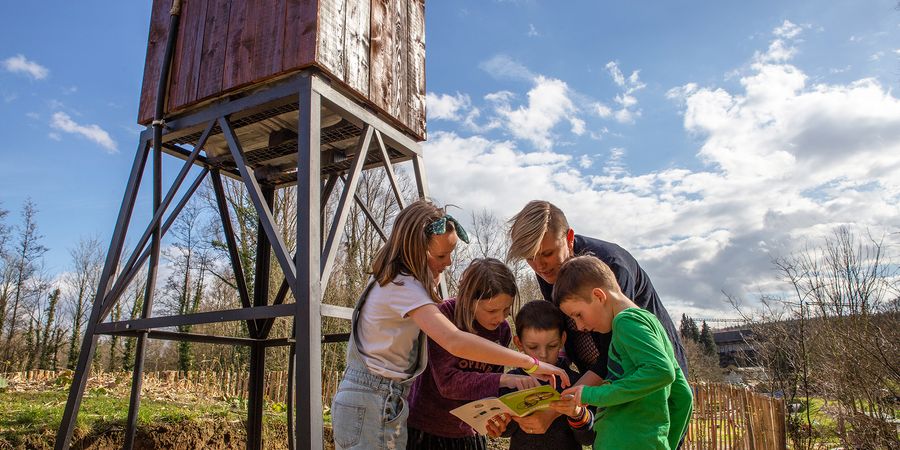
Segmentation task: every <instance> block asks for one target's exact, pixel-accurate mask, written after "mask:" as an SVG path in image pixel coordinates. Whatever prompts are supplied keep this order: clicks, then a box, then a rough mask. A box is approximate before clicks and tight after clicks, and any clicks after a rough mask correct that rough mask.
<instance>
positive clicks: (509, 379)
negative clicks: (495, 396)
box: [500, 373, 541, 391]
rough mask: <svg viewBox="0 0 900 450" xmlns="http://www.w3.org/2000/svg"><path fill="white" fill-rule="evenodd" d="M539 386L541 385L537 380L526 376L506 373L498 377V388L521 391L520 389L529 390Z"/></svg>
mask: <svg viewBox="0 0 900 450" xmlns="http://www.w3.org/2000/svg"><path fill="white" fill-rule="evenodd" d="M540 385H541V383H539V382H538V380H537V379H535V378H533V377H530V376H528V375H511V374H506V373H504V374H503V375H500V387H504V388H510V389H515V390H517V391H521V390H522V389H529V388H533V387H537V386H540Z"/></svg>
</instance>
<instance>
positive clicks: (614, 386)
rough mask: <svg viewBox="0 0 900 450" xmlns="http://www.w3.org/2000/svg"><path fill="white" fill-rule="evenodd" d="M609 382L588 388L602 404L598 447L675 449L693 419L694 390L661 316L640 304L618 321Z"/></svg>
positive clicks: (588, 397) (591, 400)
mask: <svg viewBox="0 0 900 450" xmlns="http://www.w3.org/2000/svg"><path fill="white" fill-rule="evenodd" d="M608 368H609V375H608V378H607V381H608V382H609V383H608V384H604V385H601V386H586V387H585V388H584V390H583V391H582V393H581V401H582V402H583V403H587V404H590V405H594V406H597V407H599V408H605V410H604V409H601V410H598V411H597V415H596V420H595V422H594V430H595V431H596V432H597V438H596V440H595V441H594V449H626V448H627V449H635V450H637V449H675V448H677V447H678V442H679V441H680V440H681V436H682V434H684V431H685V429H686V428H687V424H688V420H689V419H690V417H691V409H692V404H693V399H692V395H691V388H690V386H688V384H687V380H685V379H684V375H683V374H682V373H681V368H680V367H678V362H677V361H676V360H675V354H674V351H673V350H672V343H671V342H669V338H668V337H667V335H666V331H665V329H663V327H662V325H660V323H659V320H658V319H657V318H656V317H655V316H654V315H653V314H652V313H650V312H648V311H645V310H643V309H640V308H628V309H626V310H624V311H622V312H620V313H619V314H617V315H616V317H615V318H614V319H613V323H612V341H611V343H610V344H609V363H608Z"/></svg>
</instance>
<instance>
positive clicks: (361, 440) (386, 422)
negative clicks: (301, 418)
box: [331, 281, 428, 450]
mask: <svg viewBox="0 0 900 450" xmlns="http://www.w3.org/2000/svg"><path fill="white" fill-rule="evenodd" d="M374 284H375V282H374V281H372V282H370V283H369V286H368V287H366V290H365V291H364V292H363V294H362V296H360V298H359V300H358V301H357V302H356V308H355V309H354V310H353V321H352V323H351V332H350V343H349V344H350V345H348V347H347V371H346V372H344V378H343V380H341V384H340V385H339V386H338V389H337V392H336V393H335V395H334V399H333V400H332V403H331V426H332V430H333V432H334V443H335V447H336V449H337V450H342V449H384V450H405V449H406V418H407V417H408V416H409V405H408V404H407V403H406V397H407V396H408V395H409V388H410V386H411V385H412V382H413V380H415V379H416V377H418V376H419V374H421V373H422V372H423V371H424V370H425V365H426V364H427V362H428V352H427V348H426V346H425V345H426V339H425V333H423V332H421V331H420V332H419V338H418V341H417V342H416V344H414V346H413V351H412V352H410V355H409V357H410V367H415V370H414V372H413V374H412V376H411V377H409V378H408V379H406V380H405V381H395V380H391V379H388V378H385V377H382V376H381V375H377V374H374V373H372V372H371V371H370V370H369V368H368V367H366V364H365V362H364V361H363V359H362V357H361V355H360V353H359V346H358V344H357V340H358V337H357V334H356V327H357V323H358V321H357V319H358V318H359V312H360V311H361V310H362V306H363V304H364V303H365V302H366V298H367V297H368V295H369V291H371V290H372V286H373V285H374ZM413 358H415V359H414V360H413Z"/></svg>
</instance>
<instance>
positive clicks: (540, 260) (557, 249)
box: [525, 228, 575, 284]
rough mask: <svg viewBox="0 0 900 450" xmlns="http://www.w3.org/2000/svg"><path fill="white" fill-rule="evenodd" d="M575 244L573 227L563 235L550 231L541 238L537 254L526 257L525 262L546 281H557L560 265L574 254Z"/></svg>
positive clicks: (551, 282)
mask: <svg viewBox="0 0 900 450" xmlns="http://www.w3.org/2000/svg"><path fill="white" fill-rule="evenodd" d="M574 244H575V231H574V230H572V229H571V228H569V230H568V231H566V233H564V234H562V235H559V234H557V233H549V232H548V233H546V234H545V235H544V238H543V239H542V240H541V246H540V247H539V248H538V252H537V254H536V255H534V256H533V257H531V258H525V262H527V263H528V265H529V266H531V269H532V270H534V272H535V273H536V274H538V276H539V277H541V278H543V279H544V281H546V282H548V283H550V284H553V283H556V278H557V276H559V267H560V266H561V265H562V263H563V262H565V260H567V259H569V256H571V255H572V250H573V248H572V246H573V245H574Z"/></svg>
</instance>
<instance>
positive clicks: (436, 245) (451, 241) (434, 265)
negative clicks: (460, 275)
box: [427, 230, 459, 279]
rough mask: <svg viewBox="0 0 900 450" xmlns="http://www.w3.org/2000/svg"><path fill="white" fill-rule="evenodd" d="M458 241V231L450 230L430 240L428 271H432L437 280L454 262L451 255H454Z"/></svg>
mask: <svg viewBox="0 0 900 450" xmlns="http://www.w3.org/2000/svg"><path fill="white" fill-rule="evenodd" d="M458 239H459V238H457V237H456V231H450V230H448V231H447V232H446V233H444V234H436V235H434V236H431V239H429V240H428V252H427V253H428V269H430V270H431V275H432V276H433V277H434V278H435V279H437V277H439V276H440V275H441V273H442V272H443V271H444V269H446V268H447V267H450V263H451V262H453V261H452V260H451V259H450V255H452V254H453V249H455V248H456V241H457V240H458Z"/></svg>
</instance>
